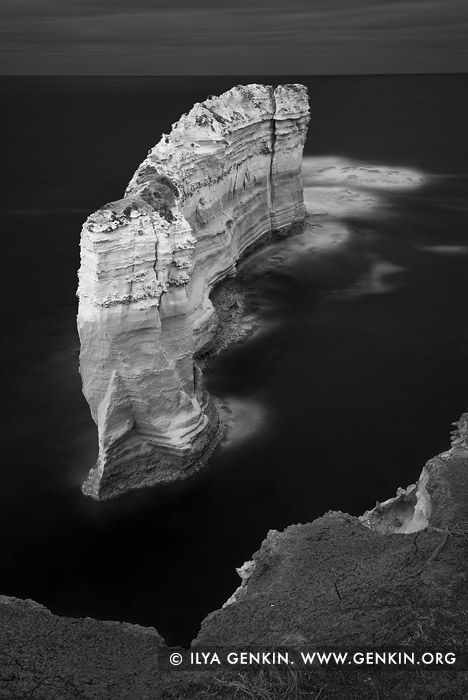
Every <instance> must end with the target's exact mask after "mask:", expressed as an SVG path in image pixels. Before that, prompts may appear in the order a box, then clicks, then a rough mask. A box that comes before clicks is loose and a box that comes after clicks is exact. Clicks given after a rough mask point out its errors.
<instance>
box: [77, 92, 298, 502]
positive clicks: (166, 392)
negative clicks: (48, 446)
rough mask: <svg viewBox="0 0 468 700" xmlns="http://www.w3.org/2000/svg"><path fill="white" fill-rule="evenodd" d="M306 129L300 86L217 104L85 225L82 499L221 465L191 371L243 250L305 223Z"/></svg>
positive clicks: (191, 116)
mask: <svg viewBox="0 0 468 700" xmlns="http://www.w3.org/2000/svg"><path fill="white" fill-rule="evenodd" d="M308 121H309V107H308V100H307V93H306V88H305V87H304V86H302V85H282V86H279V87H277V88H276V89H273V88H272V87H270V86H264V85H255V84H254V85H247V86H237V87H235V88H233V89H232V90H229V91H228V92H226V93H224V94H223V95H221V96H220V97H210V98H209V99H207V100H206V101H205V102H203V103H201V104H196V105H195V106H194V107H193V109H192V110H191V111H190V112H189V113H188V114H186V115H184V116H183V117H182V118H181V119H180V121H179V122H177V123H176V124H174V125H173V127H172V131H171V134H170V135H169V136H167V135H163V137H162V138H161V140H160V142H159V143H158V144H157V145H156V146H155V147H154V148H153V149H152V150H151V151H150V152H149V154H148V157H147V158H146V159H145V161H144V162H143V163H142V164H141V165H140V167H139V168H138V170H137V171H136V173H135V175H134V176H133V178H132V180H131V182H130V184H129V186H128V188H127V191H126V192H125V196H124V197H123V199H120V200H118V201H115V202H111V203H110V204H107V205H105V206H104V207H102V208H101V209H99V210H98V211H97V212H95V213H94V214H92V215H91V216H90V217H89V218H88V219H87V221H86V222H85V224H84V226H83V230H82V237H81V267H80V271H79V287H78V296H79V310H78V330H79V335H80V340H81V356H80V370H81V375H82V380H83V392H84V394H85V397H86V399H87V401H88V403H89V405H90V408H91V414H92V416H93V419H94V421H95V422H96V424H97V427H98V436H99V456H98V460H97V463H96V465H95V467H94V468H93V469H92V470H91V472H90V474H89V476H88V479H87V480H86V482H85V484H84V486H83V491H84V493H86V494H87V495H90V496H93V497H96V498H110V497H113V496H116V495H118V494H120V493H122V492H124V491H128V490H130V489H132V488H138V487H142V486H146V485H151V484H154V483H158V482H164V481H172V480H175V479H178V478H181V477H183V476H186V475H188V474H189V473H191V472H192V471H193V470H194V469H196V468H199V467H200V466H201V465H202V464H203V463H204V461H206V459H207V457H208V456H209V454H210V452H211V451H212V449H213V447H214V445H215V444H216V436H217V432H218V418H217V414H216V410H215V408H214V407H213V404H212V402H211V400H210V397H209V396H208V395H207V393H206V392H205V390H204V388H203V381H202V377H201V372H200V371H199V369H198V368H197V365H196V363H195V362H194V354H195V353H196V352H198V351H200V350H201V349H202V348H203V347H206V346H207V345H209V343H210V341H211V339H212V337H213V332H214V328H215V314H214V309H213V305H212V303H211V301H210V297H209V295H210V292H211V290H212V289H213V288H214V287H215V286H216V285H217V284H218V283H219V282H220V281H221V280H223V279H224V278H226V277H227V276H230V275H233V274H235V271H236V263H237V261H238V260H239V258H240V257H241V256H242V255H243V254H244V253H245V251H246V250H247V249H248V248H250V247H251V246H252V245H254V244H256V243H258V242H259V241H260V240H262V239H264V238H265V236H266V235H267V234H269V233H270V232H275V231H280V232H286V231H287V230H288V229H289V228H291V226H292V225H293V224H294V223H296V222H300V221H302V220H303V219H304V216H305V208H304V203H303V194H302V185H301V161H302V150H303V146H304V142H305V138H306V131H307V124H308Z"/></svg>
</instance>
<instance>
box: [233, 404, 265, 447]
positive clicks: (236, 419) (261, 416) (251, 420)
mask: <svg viewBox="0 0 468 700" xmlns="http://www.w3.org/2000/svg"><path fill="white" fill-rule="evenodd" d="M223 404H224V408H225V410H226V411H227V412H228V413H229V414H230V415H229V425H228V430H227V434H226V437H225V438H224V440H223V443H222V446H224V447H233V446H234V445H237V444H239V443H240V442H243V441H244V440H246V439H247V438H249V437H251V436H252V435H254V434H255V433H258V432H259V431H260V430H261V428H262V427H263V426H264V425H265V424H266V411H265V408H264V407H263V406H262V405H261V404H260V403H258V401H256V400H255V399H252V398H245V399H240V398H237V397H233V396H227V397H224V398H223Z"/></svg>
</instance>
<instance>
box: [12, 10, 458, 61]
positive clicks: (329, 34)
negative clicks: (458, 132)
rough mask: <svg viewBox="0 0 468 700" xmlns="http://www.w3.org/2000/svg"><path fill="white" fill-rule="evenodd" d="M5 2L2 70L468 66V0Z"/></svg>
mask: <svg viewBox="0 0 468 700" xmlns="http://www.w3.org/2000/svg"><path fill="white" fill-rule="evenodd" d="M3 6H4V13H3V14H4V17H5V18H6V21H5V19H4V22H3V24H2V25H1V26H0V44H1V46H2V48H1V51H0V61H1V70H2V72H3V73H35V72H38V73H91V74H92V73H98V74H99V73H102V74H106V73H114V74H120V73H122V74H125V73H127V74H132V73H136V74H148V73H149V74H177V73H179V74H203V73H205V74H210V73H237V74H242V73H243V74H249V73H272V74H281V73H298V74H314V73H333V72H338V73H353V72H356V73H362V72H364V73H365V72H384V73H385V72H418V71H423V72H424V71H427V72H437V71H467V70H468V49H467V47H466V44H467V42H466V29H467V26H468V12H467V3H466V0H407V1H406V2H401V1H400V2H398V0H397V1H396V2H389V1H388V0H357V1H356V0H315V1H313V0H312V1H311V0H289V2H287V3H284V1H283V0H282V1H281V2H279V1H276V0H236V3H235V4H232V3H223V2H222V1H221V0H202V2H197V3H196V4H194V3H193V2H190V1H189V0H157V2H155V1H154V0H134V1H133V2H132V3H131V4H130V3H129V2H128V0H126V1H125V2H124V0H95V1H93V2H92V1H91V0H44V1H43V2H41V3H37V2H36V0H14V2H13V0H3ZM431 49H433V50H431Z"/></svg>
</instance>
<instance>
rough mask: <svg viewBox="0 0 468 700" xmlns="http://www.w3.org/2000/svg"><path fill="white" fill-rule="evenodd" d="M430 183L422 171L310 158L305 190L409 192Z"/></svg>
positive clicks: (304, 172) (306, 160)
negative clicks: (333, 188) (319, 187)
mask: <svg viewBox="0 0 468 700" xmlns="http://www.w3.org/2000/svg"><path fill="white" fill-rule="evenodd" d="M426 179H427V178H426V176H425V175H424V174H423V173H421V172H419V171H418V170H412V169H410V168H398V169H396V168H393V167H392V166H388V165H373V164H372V165H371V164H368V163H363V162H361V161H358V160H350V159H348V158H343V157H341V156H307V157H306V158H304V159H303V162H302V181H303V184H304V187H311V186H317V185H337V186H338V185H341V186H343V185H346V186H348V187H352V188H362V189H371V190H408V189H416V188H418V187H420V186H421V185H422V184H424V182H425V180H426Z"/></svg>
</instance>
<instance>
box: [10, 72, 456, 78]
mask: <svg viewBox="0 0 468 700" xmlns="http://www.w3.org/2000/svg"><path fill="white" fill-rule="evenodd" d="M291 75H297V76H298V77H302V78H360V77H362V78H371V77H372V78H385V77H394V76H415V75H468V71H440V72H439V71H437V72H434V71H430V72H425V71H424V72H408V73H406V72H404V73H403V72H400V73H295V72H294V71H293V72H292V73H214V74H213V73H154V74H148V73H0V78H230V77H242V78H253V77H256V76H262V77H278V78H281V77H283V76H284V77H287V76H291Z"/></svg>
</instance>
